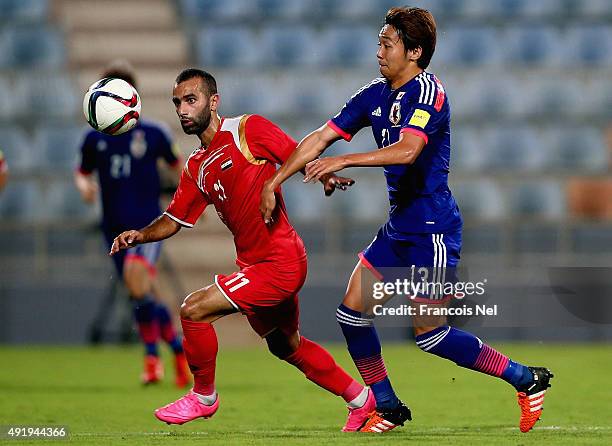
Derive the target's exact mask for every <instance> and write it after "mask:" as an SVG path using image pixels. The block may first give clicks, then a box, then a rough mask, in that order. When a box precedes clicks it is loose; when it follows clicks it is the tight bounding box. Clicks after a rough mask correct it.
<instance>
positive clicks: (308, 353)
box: [285, 336, 363, 402]
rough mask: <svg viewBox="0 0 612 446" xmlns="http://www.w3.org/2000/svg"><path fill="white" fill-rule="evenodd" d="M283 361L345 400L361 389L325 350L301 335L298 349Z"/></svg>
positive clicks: (354, 395)
mask: <svg viewBox="0 0 612 446" xmlns="http://www.w3.org/2000/svg"><path fill="white" fill-rule="evenodd" d="M285 361H287V362H288V363H289V364H292V365H294V366H295V367H297V368H298V369H300V370H301V371H302V372H303V373H304V374H305V375H306V378H308V379H309V380H310V381H312V382H314V383H315V384H317V385H319V386H321V387H323V388H324V389H325V390H328V391H329V392H331V393H333V394H334V395H338V396H341V397H342V398H344V400H345V401H346V402H349V401H352V400H353V399H355V398H356V397H357V395H359V394H360V393H361V391H362V390H363V386H362V385H361V384H359V383H358V382H357V381H355V380H354V379H353V378H352V377H351V376H350V375H349V374H348V373H346V372H345V371H344V370H343V369H342V368H341V367H340V366H339V365H338V364H336V361H334V358H333V357H332V356H331V355H330V354H329V352H328V351H327V350H325V349H324V348H323V347H321V346H320V345H319V344H316V343H314V342H312V341H310V340H308V339H306V338H305V337H303V336H302V337H301V338H300V346H299V347H298V349H297V350H296V351H295V352H293V353H292V354H291V355H290V356H288V357H287V358H285Z"/></svg>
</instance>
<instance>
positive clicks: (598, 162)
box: [547, 127, 610, 174]
mask: <svg viewBox="0 0 612 446" xmlns="http://www.w3.org/2000/svg"><path fill="white" fill-rule="evenodd" d="M547 133H548V135H547V140H548V145H549V146H550V147H551V149H552V150H551V151H550V155H549V156H550V158H549V162H550V165H551V166H552V167H553V168H557V169H564V170H568V171H571V172H572V173H574V174H576V173H580V172H582V173H603V172H606V171H607V170H608V169H609V163H610V157H609V155H608V150H607V148H606V143H605V141H604V139H603V135H602V133H601V131H600V130H598V129H596V128H593V127H576V128H553V129H550V130H548V132H547Z"/></svg>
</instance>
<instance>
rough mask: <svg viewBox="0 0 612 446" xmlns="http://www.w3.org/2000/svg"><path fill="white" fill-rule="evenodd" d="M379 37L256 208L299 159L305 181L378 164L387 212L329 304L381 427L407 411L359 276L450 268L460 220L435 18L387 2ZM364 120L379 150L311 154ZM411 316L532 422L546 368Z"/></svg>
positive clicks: (437, 346) (424, 298)
mask: <svg viewBox="0 0 612 446" xmlns="http://www.w3.org/2000/svg"><path fill="white" fill-rule="evenodd" d="M378 39H379V50H378V52H377V58H378V64H379V66H380V73H381V74H382V76H383V77H380V78H377V79H374V80H373V81H372V82H370V83H369V84H367V85H366V86H364V87H363V88H361V89H360V90H358V91H357V92H356V93H355V94H354V95H353V97H352V98H351V99H350V100H349V101H348V102H347V103H346V105H345V106H344V108H343V109H342V110H341V111H340V112H339V113H338V114H337V115H336V116H335V117H334V118H332V119H331V120H330V121H329V122H328V123H327V124H326V125H324V126H322V127H321V128H319V129H318V130H315V131H314V132H312V133H311V134H310V135H308V136H307V137H306V138H305V139H304V140H303V141H302V142H301V143H300V145H299V146H298V148H297V149H296V150H295V151H294V152H293V154H292V155H291V157H290V158H289V160H288V161H287V162H286V163H285V164H284V165H283V166H282V167H281V168H280V169H279V170H278V171H277V173H276V174H275V175H274V176H273V177H272V178H271V179H270V180H268V181H267V182H266V184H265V185H264V190H263V193H262V198H261V212H262V216H263V218H264V220H265V221H269V219H270V215H272V214H271V213H272V211H273V210H274V209H275V205H276V203H275V195H274V190H276V189H277V188H278V187H279V186H280V185H281V184H282V183H283V181H284V180H285V179H287V178H289V177H290V176H291V175H293V174H294V173H295V172H297V171H298V170H300V169H303V168H304V167H305V166H306V165H307V168H306V177H305V178H304V181H311V180H317V179H319V178H320V177H321V176H322V175H328V174H330V173H333V172H337V171H339V170H342V169H344V168H346V167H374V166H379V167H383V169H384V173H385V177H386V180H387V189H388V193H389V203H390V212H389V220H388V222H387V223H385V224H384V225H383V226H382V227H381V228H380V230H379V231H378V234H377V235H376V237H375V238H374V240H373V241H372V243H371V244H370V245H369V246H368V247H367V248H366V249H365V250H364V251H363V252H362V253H360V254H359V258H360V260H359V262H358V263H357V266H356V267H355V269H354V271H353V274H352V276H351V278H350V279H349V284H348V287H347V292H346V295H345V296H344V300H343V302H342V304H341V305H340V306H339V307H338V310H337V312H336V317H337V320H338V323H339V324H340V327H341V329H342V332H343V334H344V336H345V338H346V342H347V345H348V350H349V353H350V354H351V357H352V358H353V361H354V362H355V365H356V367H357V369H358V370H359V372H360V374H361V376H362V378H363V379H364V381H365V383H366V384H368V385H369V386H371V389H372V391H373V392H374V394H375V398H376V406H377V411H376V413H374V414H373V415H372V416H371V417H370V418H369V420H368V422H367V423H366V424H365V425H364V426H363V427H362V429H361V430H362V431H364V432H378V433H380V432H385V431H388V430H391V429H392V428H394V427H395V426H398V425H402V424H403V423H404V422H405V421H406V420H409V419H410V416H411V415H410V410H408V408H407V407H406V406H405V405H404V404H403V403H402V402H401V401H400V400H399V399H398V397H397V396H396V394H395V391H394V390H393V387H392V385H391V382H390V380H389V378H388V376H387V372H386V369H385V364H384V361H383V358H382V353H381V345H380V341H379V339H378V335H377V332H376V329H375V327H374V325H373V318H372V317H370V315H369V314H368V311H367V310H368V308H364V305H365V302H364V300H363V296H364V294H362V286H363V287H364V288H363V291H365V290H366V289H371V288H365V285H363V284H364V283H373V282H375V281H377V280H384V281H390V282H392V281H393V277H387V274H389V269H390V268H408V269H409V268H410V267H414V266H416V267H417V268H420V267H425V268H427V270H426V271H432V270H433V272H435V273H437V274H438V276H437V277H438V278H440V277H443V276H444V274H445V273H447V272H452V270H454V269H455V268H456V267H457V265H458V262H459V252H460V250H461V228H462V221H461V216H460V214H459V209H458V207H457V204H456V203H455V200H454V198H453V196H452V193H451V191H450V189H449V187H448V172H449V161H450V121H451V116H450V106H449V102H448V97H447V95H446V92H445V89H444V87H443V86H442V83H441V82H440V80H439V79H438V78H437V77H436V76H435V75H433V74H432V73H429V72H427V71H425V70H426V69H427V66H428V65H429V62H430V60H431V57H432V55H433V53H434V49H435V45H436V24H435V21H434V18H433V16H432V15H431V14H430V13H429V11H426V10H424V9H420V8H408V7H404V8H392V9H390V10H389V11H388V12H387V15H386V17H385V21H384V24H383V27H382V29H381V30H380V33H379V35H378ZM364 127H371V128H372V133H373V135H374V139H375V140H376V143H377V145H378V150H374V151H371V152H367V153H355V154H348V155H345V156H338V157H328V158H321V159H317V158H318V156H319V155H320V154H321V153H322V152H323V151H324V150H325V149H326V148H327V147H329V146H330V145H331V144H332V143H333V142H334V141H337V140H339V139H340V138H343V139H345V140H347V141H350V139H351V138H352V137H353V135H355V133H357V132H358V131H359V130H360V129H362V128H364ZM362 266H363V268H362ZM447 269H448V270H449V271H447ZM362 280H363V282H362ZM443 285H446V284H445V283H444V284H443ZM436 293H438V292H437V291H436ZM434 294H435V293H434ZM417 297H418V300H419V302H425V304H429V305H438V304H440V303H442V302H440V300H442V301H444V300H445V299H440V298H442V297H446V296H436V295H432V294H429V295H427V294H425V295H419V296H417ZM449 297H450V296H449ZM437 299H438V301H436V300H437ZM446 301H447V300H446ZM417 314H418V313H417ZM413 325H414V333H415V337H416V344H417V346H418V347H419V348H421V349H422V350H423V351H425V352H427V353H430V354H434V355H436V356H439V357H442V358H445V359H448V360H451V361H453V362H455V363H456V364H457V365H459V366H461V367H465V368H468V369H471V370H476V371H478V372H481V373H485V374H488V375H493V376H496V377H499V378H501V379H503V380H505V381H507V382H508V383H510V384H511V385H512V386H513V387H514V388H515V389H516V390H517V392H518V402H519V406H520V408H521V417H520V422H519V425H520V429H521V431H522V432H527V431H529V430H530V429H531V428H532V427H533V425H534V424H535V423H536V421H537V420H538V419H539V417H540V414H541V412H542V404H543V401H544V394H545V392H546V389H547V388H548V387H549V380H550V378H552V376H553V375H552V374H551V373H550V371H549V370H548V369H546V368H543V367H526V366H524V365H522V364H520V363H517V362H514V361H512V360H511V359H509V358H508V357H507V356H505V355H503V354H502V353H500V352H498V351H496V350H495V349H493V348H492V347H490V346H488V345H487V344H485V343H483V342H482V341H481V340H480V339H479V338H477V337H476V336H474V335H473V334H471V333H468V332H465V331H462V330H458V329H456V328H454V327H450V326H448V325H447V323H446V321H445V320H444V319H443V318H442V320H431V318H430V319H429V320H425V321H415V320H413Z"/></svg>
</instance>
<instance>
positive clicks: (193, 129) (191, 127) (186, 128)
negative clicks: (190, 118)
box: [181, 123, 198, 135]
mask: <svg viewBox="0 0 612 446" xmlns="http://www.w3.org/2000/svg"><path fill="white" fill-rule="evenodd" d="M181 127H182V128H183V132H185V133H186V134H187V135H195V134H197V133H198V128H197V126H196V125H195V124H193V123H191V124H181Z"/></svg>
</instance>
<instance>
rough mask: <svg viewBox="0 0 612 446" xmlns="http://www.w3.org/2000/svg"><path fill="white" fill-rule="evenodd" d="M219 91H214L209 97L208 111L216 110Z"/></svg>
mask: <svg viewBox="0 0 612 446" xmlns="http://www.w3.org/2000/svg"><path fill="white" fill-rule="evenodd" d="M219 99H220V98H219V93H215V94H213V95H212V96H211V97H210V111H211V112H216V111H217V107H218V106H219Z"/></svg>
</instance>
